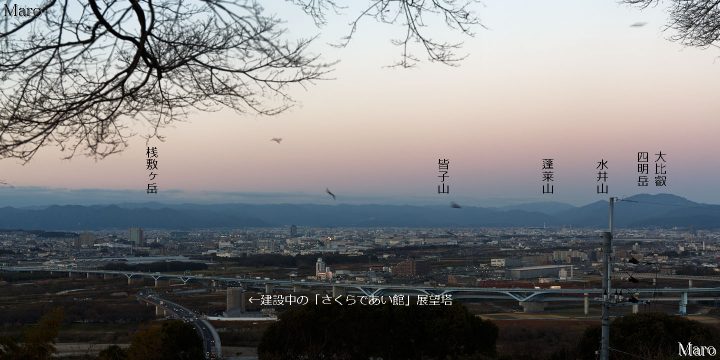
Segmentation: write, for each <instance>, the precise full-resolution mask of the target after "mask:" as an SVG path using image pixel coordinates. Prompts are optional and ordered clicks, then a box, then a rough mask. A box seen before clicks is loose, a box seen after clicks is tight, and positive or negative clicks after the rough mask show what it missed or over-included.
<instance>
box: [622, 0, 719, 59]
mask: <svg viewBox="0 0 720 360" xmlns="http://www.w3.org/2000/svg"><path fill="white" fill-rule="evenodd" d="M621 2H623V3H626V4H632V5H637V6H640V7H641V8H646V7H648V6H654V5H658V4H660V3H663V2H665V3H669V8H668V12H669V15H670V22H669V24H668V27H669V28H671V29H673V30H675V31H677V33H676V34H674V35H672V36H671V39H672V40H674V41H678V42H680V43H682V44H684V45H688V46H697V47H702V48H707V47H710V46H714V47H718V41H720V1H718V0H665V1H663V0H621Z"/></svg>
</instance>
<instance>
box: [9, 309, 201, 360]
mask: <svg viewBox="0 0 720 360" xmlns="http://www.w3.org/2000/svg"><path fill="white" fill-rule="evenodd" d="M63 320H64V311H63V309H62V308H59V307H58V308H55V309H53V310H51V311H49V312H48V313H46V314H45V315H43V317H42V318H41V319H40V321H38V323H37V324H36V325H31V326H27V327H26V328H24V329H23V331H22V335H21V336H19V337H2V338H0V360H49V359H51V358H53V355H54V354H55V353H56V349H55V340H56V338H57V336H58V333H59V329H60V325H61V324H62V323H63ZM204 358H205V357H204V354H203V350H202V340H201V339H200V336H199V335H198V334H197V333H196V332H195V329H194V328H193V327H192V325H189V324H186V323H184V322H182V321H179V320H172V321H164V322H162V323H153V324H149V325H144V326H142V327H141V328H140V329H138V331H136V332H135V334H134V335H133V337H132V342H131V343H130V347H129V348H127V349H122V348H120V347H119V346H117V345H112V346H110V347H108V348H107V349H105V350H103V351H102V352H101V353H100V354H99V356H98V357H96V358H92V357H84V359H97V360H202V359H204Z"/></svg>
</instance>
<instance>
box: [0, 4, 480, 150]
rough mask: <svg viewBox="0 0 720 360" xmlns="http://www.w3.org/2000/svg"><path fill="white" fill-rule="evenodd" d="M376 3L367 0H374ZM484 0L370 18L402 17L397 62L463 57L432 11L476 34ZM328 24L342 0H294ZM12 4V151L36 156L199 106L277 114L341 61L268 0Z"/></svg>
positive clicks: (1, 95) (377, 10) (162, 122)
mask: <svg viewBox="0 0 720 360" xmlns="http://www.w3.org/2000/svg"><path fill="white" fill-rule="evenodd" d="M366 1H367V0H366ZM476 1H477V0H461V1H458V0H371V1H368V2H367V6H366V7H363V8H362V10H361V11H360V13H359V14H358V15H357V17H355V18H354V20H353V21H352V22H351V24H350V29H349V32H348V34H347V36H345V37H344V38H342V39H341V40H340V43H339V44H338V45H339V46H344V45H346V44H347V43H348V41H350V40H351V38H352V36H353V35H354V34H355V32H356V30H357V29H358V24H359V23H360V22H361V21H362V20H363V19H367V18H370V19H374V20H375V21H379V22H382V23H386V24H393V25H397V26H401V27H403V28H404V29H405V31H404V33H405V36H404V37H403V38H401V39H395V40H393V43H394V44H396V45H398V46H399V47H400V48H401V55H400V60H399V61H398V63H397V64H396V65H399V66H402V67H410V66H413V65H414V64H415V63H416V62H417V61H418V58H417V57H416V56H415V55H413V52H412V51H411V45H412V44H413V43H418V44H420V49H424V52H425V53H427V56H428V59H429V60H430V61H435V62H441V63H445V64H449V65H454V64H456V63H457V61H459V60H461V59H462V58H463V56H462V55H460V56H458V55H457V54H456V52H457V50H458V49H459V48H460V47H461V45H462V43H460V42H457V43H448V42H441V41H435V40H433V38H432V37H431V36H430V35H429V33H428V30H427V29H428V26H426V19H427V21H434V20H430V18H439V19H442V20H443V21H444V22H445V24H446V25H447V26H448V27H450V28H451V29H454V30H456V31H459V32H461V33H464V34H467V35H472V33H471V28H472V27H473V25H479V21H478V19H477V17H476V16H475V14H474V12H472V10H470V5H471V3H473V2H476ZM286 2H287V4H288V6H300V7H301V8H302V10H303V11H304V12H305V13H306V14H307V15H308V16H311V17H312V18H313V20H314V21H315V23H316V24H317V25H318V26H321V25H323V24H324V23H325V22H326V19H327V18H326V16H327V15H328V14H333V13H338V12H341V11H342V10H344V9H347V8H346V7H343V6H341V4H339V0H286ZM17 6H18V5H17V3H16V4H14V5H12V4H10V1H9V0H6V1H5V4H4V5H2V6H0V12H4V14H3V15H4V16H0V158H18V159H21V160H24V161H25V162H27V161H30V160H31V159H32V158H33V156H34V155H35V154H36V153H37V151H38V150H39V149H41V148H42V147H44V146H47V145H57V146H59V147H60V148H61V149H62V150H63V151H66V154H68V155H67V157H68V158H70V157H73V156H74V155H75V154H76V153H78V152H82V153H85V154H86V155H89V156H94V157H96V158H102V157H105V156H107V155H110V154H113V153H116V152H120V151H122V150H123V149H124V148H125V147H126V146H127V139H128V138H129V137H130V136H133V135H135V134H134V133H133V132H132V129H133V128H134V126H135V125H137V124H134V123H133V122H134V121H145V122H147V123H148V124H149V125H150V126H151V128H152V129H154V130H151V131H150V133H149V134H147V136H148V137H158V138H160V139H162V138H161V137H160V135H159V133H158V130H159V129H162V128H163V127H164V126H166V125H168V124H170V123H172V122H173V121H177V120H182V119H184V118H186V117H187V115H188V113H189V111H193V110H200V111H213V110H218V109H220V108H223V107H227V108H231V109H234V110H235V111H237V112H240V113H245V112H251V113H257V114H266V115H272V114H277V113H280V112H282V111H284V110H286V109H287V108H288V107H289V106H291V105H292V99H291V98H290V96H289V95H288V89H289V88H290V87H291V86H293V85H295V86H302V87H304V86H306V85H308V84H311V83H313V81H315V80H319V79H323V78H325V77H324V75H325V74H327V72H328V71H330V70H331V67H332V65H333V63H332V62H323V61H322V60H321V59H320V57H319V55H315V54H311V53H310V52H309V50H308V46H309V45H310V43H311V42H312V41H313V40H314V39H315V38H309V39H299V40H294V41H291V40H290V39H288V37H289V36H288V34H287V32H286V29H284V28H283V27H282V26H283V25H282V20H281V19H279V18H277V17H276V16H274V15H269V14H268V12H267V11H266V10H265V9H264V8H263V7H262V6H261V5H260V4H259V3H258V0H190V1H180V0H103V1H98V0H87V1H84V0H46V1H44V2H43V3H42V5H40V7H39V8H37V9H33V10H31V11H27V10H26V11H25V12H24V13H25V14H26V15H30V16H13V15H17V14H16V13H17V12H18V11H20V10H21V9H17Z"/></svg>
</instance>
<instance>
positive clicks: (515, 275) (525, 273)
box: [505, 265, 572, 280]
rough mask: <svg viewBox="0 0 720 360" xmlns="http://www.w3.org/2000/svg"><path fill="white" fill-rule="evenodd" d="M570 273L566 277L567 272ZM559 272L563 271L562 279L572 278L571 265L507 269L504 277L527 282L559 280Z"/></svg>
mask: <svg viewBox="0 0 720 360" xmlns="http://www.w3.org/2000/svg"><path fill="white" fill-rule="evenodd" d="M568 268H569V272H570V276H569V277H568V275H567V272H568ZM560 270H563V274H562V275H563V276H562V277H563V278H565V279H568V278H572V266H571V265H542V266H526V267H519V268H514V269H508V270H507V271H506V273H505V276H506V277H507V278H509V279H512V280H527V279H537V278H546V277H550V278H555V279H559V278H560V277H561V276H560V275H561V274H560Z"/></svg>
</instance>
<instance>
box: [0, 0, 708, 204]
mask: <svg viewBox="0 0 720 360" xmlns="http://www.w3.org/2000/svg"><path fill="white" fill-rule="evenodd" d="M279 3H282V4H283V7H287V5H286V4H287V3H286V2H279ZM476 9H477V11H478V13H479V15H480V18H481V20H482V22H483V24H484V25H485V26H487V28H488V29H481V28H477V29H476V36H475V37H472V38H461V36H460V35H458V34H453V33H447V34H445V32H447V31H446V30H444V29H443V28H440V27H439V28H438V29H440V30H439V31H438V32H439V33H440V34H441V35H447V36H454V37H455V38H461V40H464V41H465V45H464V48H463V50H462V51H464V52H466V53H468V54H469V57H468V58H467V59H466V60H464V61H463V62H462V64H461V66H460V67H448V66H445V65H441V64H433V63H429V62H423V63H421V64H420V65H419V66H418V67H417V68H414V69H408V70H403V69H390V68H387V67H386V65H390V64H392V63H393V62H394V60H397V55H398V54H399V49H398V48H396V47H393V46H392V45H391V44H390V38H391V36H392V35H393V34H396V33H397V32H393V30H399V29H398V28H392V27H387V26H381V25H379V24H376V23H373V22H371V21H366V22H363V23H362V24H361V27H360V28H359V30H358V34H357V36H356V38H355V39H354V40H353V42H351V43H350V45H349V46H348V47H346V48H342V49H336V48H332V47H330V46H328V45H327V42H331V41H333V40H337V39H339V38H340V37H342V36H343V35H345V33H346V31H347V26H346V25H347V21H348V20H349V17H343V16H339V17H337V18H334V19H332V20H331V22H330V24H328V25H327V26H326V27H324V28H321V29H319V30H318V29H316V28H314V27H312V26H310V25H309V24H308V21H307V19H304V18H303V16H302V15H300V14H299V13H297V12H294V11H290V10H286V9H284V8H278V9H274V10H276V11H277V12H278V14H279V15H281V16H285V18H287V19H288V26H289V27H290V32H289V34H290V35H291V36H298V37H301V36H310V35H313V34H314V33H317V32H319V31H320V32H322V34H323V35H322V37H321V38H320V39H319V41H318V42H317V43H316V45H315V47H314V48H313V49H314V51H317V52H321V53H322V54H323V57H324V58H325V59H326V60H327V61H333V60H335V59H339V60H341V61H340V63H339V64H338V65H336V66H335V70H334V71H333V72H332V74H331V75H330V76H331V77H332V78H333V79H332V80H328V81H321V82H318V83H317V84H316V85H314V86H311V87H309V88H308V89H307V90H304V89H302V88H298V89H295V90H293V91H291V93H292V94H293V96H294V97H295V99H296V100H297V105H296V106H295V107H294V108H292V109H291V110H289V111H287V112H285V113H282V114H280V115H277V116H272V117H259V116H255V115H251V114H244V115H243V114H237V113H234V112H230V111H220V112H215V113H199V112H196V113H193V114H192V115H191V116H190V118H189V119H188V120H187V121H186V122H177V123H176V124H175V126H174V127H172V128H166V129H164V130H163V131H162V135H164V136H165V137H166V141H165V142H159V141H157V140H153V141H152V142H151V145H152V146H157V147H158V149H159V159H158V160H159V161H158V165H159V171H158V173H159V176H158V177H157V179H156V180H157V182H158V184H159V188H160V191H161V192H162V191H165V190H181V191H186V192H204V191H211V192H212V191H215V192H244V193H253V192H260V193H283V194H293V193H300V194H313V195H317V196H318V199H322V200H323V201H326V199H325V197H324V195H323V193H324V191H325V188H326V187H327V188H330V189H332V190H333V191H334V192H335V193H336V194H338V195H339V197H340V198H339V200H341V199H342V198H341V197H342V196H344V197H345V200H346V202H353V201H357V202H362V201H363V198H366V199H368V200H367V201H372V202H381V201H382V199H387V202H389V203H407V202H412V201H415V200H417V199H422V201H420V202H427V203H432V202H447V201H449V200H453V199H455V200H460V201H464V202H465V203H467V204H469V205H479V206H482V205H483V204H485V203H487V202H488V201H489V200H488V199H493V201H494V202H495V204H499V203H502V202H503V199H505V201H506V202H507V203H512V202H515V201H518V200H522V201H563V202H568V203H573V204H583V203H586V202H590V201H595V200H599V199H604V198H607V195H599V194H596V193H595V186H596V176H597V175H596V174H597V170H596V169H595V166H596V163H597V161H599V160H600V159H601V158H603V159H605V160H607V161H608V166H609V170H608V178H609V179H608V184H609V187H610V195H616V196H624V195H627V196H629V195H633V194H636V193H645V192H649V193H664V192H665V193H674V194H677V195H680V196H685V197H688V198H689V199H691V200H695V201H700V202H707V203H720V191H718V190H717V185H716V183H717V181H718V179H719V178H720V159H719V158H720V156H718V155H717V154H718V147H719V146H720V145H718V144H719V143H720V142H719V141H718V140H717V138H718V135H719V134H720V121H718V120H719V119H718V116H719V115H720V101H719V98H718V96H719V94H720V81H718V80H720V78H719V77H720V61H718V57H719V56H720V51H718V49H715V48H710V49H704V50H703V49H695V48H686V47H683V46H682V45H680V44H678V43H676V42H672V41H669V40H668V38H669V37H670V36H672V35H673V32H672V30H667V31H663V30H664V28H665V26H666V24H667V22H668V19H667V13H666V11H665V9H664V8H663V7H662V6H658V7H654V8H648V9H645V10H640V9H637V8H633V7H629V6H624V5H620V4H617V3H615V2H613V1H583V2H578V1H573V0H562V1H561V0H553V1H543V2H539V1H519V0H510V1H508V0H489V1H486V2H485V4H484V5H478V6H477V7H476ZM282 11H288V13H287V14H285V13H283V12H282ZM636 22H646V23H647V25H645V26H644V27H630V25H631V24H633V23H636ZM388 30H389V31H388ZM416 54H417V55H419V57H423V58H424V53H421V52H417V53H416ZM131 122H132V120H129V122H128V123H131ZM136 129H137V132H140V133H142V131H143V129H144V128H143V124H141V123H139V122H138V123H137V125H136ZM273 137H281V138H283V141H282V143H281V144H277V143H275V142H271V141H270V139H271V138H273ZM639 151H646V152H650V153H651V158H652V159H651V161H653V160H654V156H653V154H654V153H657V152H659V151H662V152H663V153H665V154H667V155H666V156H665V159H666V160H667V172H668V186H667V187H666V188H658V187H655V186H652V185H653V184H651V186H649V187H647V188H640V187H638V186H637V184H636V183H637V172H636V171H637V170H636V165H637V158H636V157H637V152H639ZM62 157H63V154H62V153H61V152H60V151H59V150H57V149H56V148H46V149H43V150H42V151H41V152H40V153H38V154H37V155H36V157H35V158H34V159H33V160H32V162H30V163H29V164H26V165H22V164H21V163H20V162H18V161H16V160H11V159H5V160H1V161H0V174H1V175H0V178H2V179H5V180H7V181H8V182H10V183H12V184H13V185H14V186H15V188H14V189H10V188H5V189H2V192H4V193H6V194H8V193H10V192H12V191H20V190H22V188H23V187H46V188H58V189H60V188H66V189H86V188H92V189H116V190H117V189H124V190H132V191H137V192H138V193H139V194H142V193H144V189H145V187H146V184H147V182H148V181H147V175H148V171H147V170H146V168H145V158H146V156H145V140H144V139H142V138H140V137H135V138H133V139H132V140H131V141H130V146H129V148H128V149H126V151H125V152H123V153H121V154H117V155H113V156H110V157H108V158H106V159H103V160H99V161H95V160H94V159H92V158H85V157H82V156H76V157H75V158H73V159H72V160H62ZM438 158H446V159H449V160H450V168H449V176H450V177H449V179H448V180H447V181H448V183H449V184H450V186H451V193H450V195H440V194H437V185H438V184H439V180H438V178H437V175H438V168H437V160H438ZM543 158H554V159H555V182H554V186H555V194H553V195H543V194H542V193H541V187H542V182H541V178H542V176H541V171H542V170H541V169H540V168H541V160H542V159H543ZM653 170H654V167H653V165H652V164H651V171H653ZM351 199H352V200H351ZM413 199H415V200H413ZM498 199H500V200H498ZM147 200H153V198H152V197H151V195H148V196H147ZM0 205H3V204H2V203H0Z"/></svg>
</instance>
